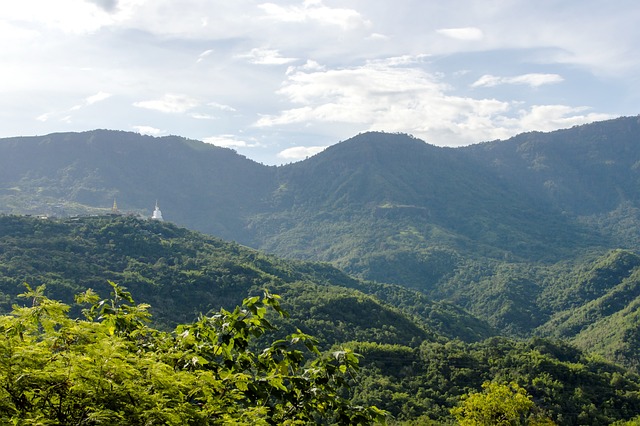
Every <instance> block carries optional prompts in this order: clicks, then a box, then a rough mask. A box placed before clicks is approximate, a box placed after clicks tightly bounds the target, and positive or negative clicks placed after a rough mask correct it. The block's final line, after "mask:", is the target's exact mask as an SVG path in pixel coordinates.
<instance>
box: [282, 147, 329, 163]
mask: <svg viewBox="0 0 640 426" xmlns="http://www.w3.org/2000/svg"><path fill="white" fill-rule="evenodd" d="M325 148H327V147H326V146H295V147H292V148H287V149H285V150H282V151H280V152H279V153H278V158H282V159H283V160H288V161H297V160H304V159H305V158H307V157H311V156H313V155H316V154H317V153H319V152H322V151H323V150H324V149H325Z"/></svg>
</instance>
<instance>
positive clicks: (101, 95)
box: [85, 92, 112, 106]
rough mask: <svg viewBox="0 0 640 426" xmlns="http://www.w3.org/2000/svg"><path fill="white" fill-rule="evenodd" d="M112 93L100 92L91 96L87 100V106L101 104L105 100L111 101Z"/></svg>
mask: <svg viewBox="0 0 640 426" xmlns="http://www.w3.org/2000/svg"><path fill="white" fill-rule="evenodd" d="M111 96H112V95H111V93H107V92H98V93H96V94H95V95H92V96H89V97H88V98H86V99H85V105H87V106H89V105H93V104H95V103H96V102H101V101H104V100H105V99H109V98H110V97H111Z"/></svg>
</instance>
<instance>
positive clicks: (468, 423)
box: [451, 382, 555, 426]
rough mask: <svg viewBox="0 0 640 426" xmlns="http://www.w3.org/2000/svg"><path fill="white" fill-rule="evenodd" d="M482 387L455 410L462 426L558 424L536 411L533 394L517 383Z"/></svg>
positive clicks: (489, 384)
mask: <svg viewBox="0 0 640 426" xmlns="http://www.w3.org/2000/svg"><path fill="white" fill-rule="evenodd" d="M482 388H483V392H474V393H471V394H469V395H467V396H466V398H464V399H463V401H462V403H461V404H460V405H458V406H457V407H455V408H453V409H452V410H451V414H453V415H454V416H455V418H456V420H457V421H458V424H459V425H460V426H485V425H486V426H499V425H504V426H510V425H520V424H526V425H538V426H542V425H547V426H552V425H555V423H554V422H553V421H551V420H550V419H548V418H546V417H544V416H543V415H542V414H540V413H539V412H538V411H537V410H536V408H537V407H536V406H535V404H534V403H533V401H532V400H531V396H530V395H529V394H527V391H526V390H525V389H524V388H522V387H520V386H519V385H518V384H517V383H515V382H511V383H509V384H508V385H506V384H504V385H503V384H499V383H492V382H485V383H483V384H482Z"/></svg>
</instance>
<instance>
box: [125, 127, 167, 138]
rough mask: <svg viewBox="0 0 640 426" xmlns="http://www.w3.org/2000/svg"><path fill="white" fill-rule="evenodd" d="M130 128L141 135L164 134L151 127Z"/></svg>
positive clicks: (162, 131)
mask: <svg viewBox="0 0 640 426" xmlns="http://www.w3.org/2000/svg"><path fill="white" fill-rule="evenodd" d="M132 128H133V129H134V130H135V131H136V132H138V133H140V134H142V135H151V136H160V135H163V134H165V133H166V132H165V131H164V130H160V129H156V128H155V127H151V126H132Z"/></svg>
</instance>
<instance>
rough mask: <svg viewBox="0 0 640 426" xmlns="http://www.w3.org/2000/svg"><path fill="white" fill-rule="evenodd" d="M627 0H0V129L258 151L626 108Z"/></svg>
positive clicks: (631, 96) (479, 131) (637, 109)
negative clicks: (134, 135)
mask: <svg viewBox="0 0 640 426" xmlns="http://www.w3.org/2000/svg"><path fill="white" fill-rule="evenodd" d="M638 22H640V3H637V1H636V0H579V1H578V0H536V1H531V0H482V1H480V0H448V1H436V0H393V1H391V0H340V1H338V0H335V1H334V0H295V1H277V0H273V1H251V0H225V1H222V0H56V1H51V0H19V1H18V0H13V1H7V2H4V4H3V5H2V7H1V8H0V61H1V62H0V64H1V66H0V95H1V96H0V137H11V136H31V135H44V134H48V133H54V132H70V131H73V132H75V131H86V130H93V129H113V130H125V131H133V132H138V133H141V134H148V135H153V136H166V135H178V136H183V137H186V138H189V139H197V140H201V141H204V142H207V143H211V144H215V145H218V146H223V147H228V148H232V149H234V150H236V151H237V152H238V153H240V154H242V155H244V156H246V157H248V158H250V159H253V160H255V161H258V162H260V163H264V164H284V163H290V162H294V161H299V160H301V159H304V158H306V157H309V156H312V155H314V154H316V153H318V152H320V151H321V150H322V149H324V148H325V147H327V146H329V145H332V144H335V143H338V142H340V141H342V140H346V139H348V138H350V137H352V136H355V135H357V134H358V133H362V132H367V131H385V132H390V133H395V132H400V133H408V134H411V135H413V136H415V137H417V138H420V139H422V140H424V141H426V142H428V143H430V144H434V145H438V146H451V147H457V146H466V145H470V144H473V143H479V142H484V141H490V140H496V139H506V138H509V137H510V136H513V135H516V134H518V133H522V132H527V131H552V130H556V129H560V128H568V127H572V126H574V125H580V124H584V123H589V122H593V121H599V120H606V119H609V118H615V117H619V116H632V115H638V114H639V113H640V25H638Z"/></svg>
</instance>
